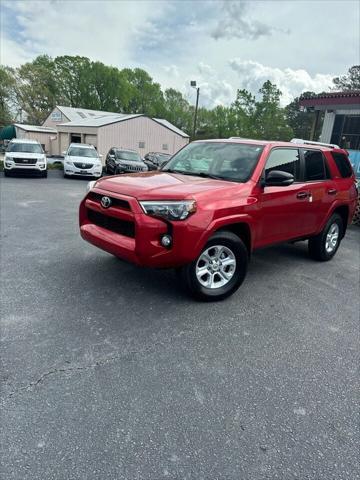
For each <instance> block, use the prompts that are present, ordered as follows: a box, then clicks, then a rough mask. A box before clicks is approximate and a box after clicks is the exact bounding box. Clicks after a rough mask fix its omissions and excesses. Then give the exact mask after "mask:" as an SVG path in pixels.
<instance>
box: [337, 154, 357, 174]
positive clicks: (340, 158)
mask: <svg viewBox="0 0 360 480" xmlns="http://www.w3.org/2000/svg"><path fill="white" fill-rule="evenodd" d="M332 156H333V159H334V161H335V163H336V166H337V168H338V170H339V172H340V175H341V176H342V177H343V178H349V177H351V175H352V174H353V170H352V168H351V164H350V162H349V159H348V158H347V156H346V155H344V154H343V153H335V152H332Z"/></svg>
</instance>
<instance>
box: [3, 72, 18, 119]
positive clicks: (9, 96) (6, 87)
mask: <svg viewBox="0 0 360 480" xmlns="http://www.w3.org/2000/svg"><path fill="white" fill-rule="evenodd" d="M14 86H15V80H14V71H13V70H12V69H10V68H8V67H4V66H2V65H0V128H2V127H3V126H4V125H7V124H8V123H11V120H12V113H11V110H10V106H11V104H12V103H13V101H14V98H13V95H14Z"/></svg>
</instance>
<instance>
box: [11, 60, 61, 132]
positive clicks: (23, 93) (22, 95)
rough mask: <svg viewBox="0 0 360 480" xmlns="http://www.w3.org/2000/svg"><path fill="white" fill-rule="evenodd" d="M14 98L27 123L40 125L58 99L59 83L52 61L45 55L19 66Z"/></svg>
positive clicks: (15, 75)
mask: <svg viewBox="0 0 360 480" xmlns="http://www.w3.org/2000/svg"><path fill="white" fill-rule="evenodd" d="M14 80H15V97H16V102H17V104H18V107H19V108H20V109H21V110H23V111H24V112H26V114H27V118H28V120H27V121H28V123H34V124H40V123H41V122H43V121H44V119H45V118H46V115H47V113H49V112H50V111H51V110H52V109H53V108H54V106H55V105H56V101H57V99H58V98H59V97H58V94H59V82H58V79H57V78H56V76H55V72H54V61H53V60H52V59H51V58H50V57H48V56H47V55H42V56H39V57H37V58H36V59H35V60H34V61H32V62H29V63H25V64H24V65H21V67H20V68H18V69H17V70H16V71H15V74H14Z"/></svg>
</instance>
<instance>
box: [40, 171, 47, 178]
mask: <svg viewBox="0 0 360 480" xmlns="http://www.w3.org/2000/svg"><path fill="white" fill-rule="evenodd" d="M41 176H42V177H43V178H47V176H48V172H47V170H45V172H42V175H41Z"/></svg>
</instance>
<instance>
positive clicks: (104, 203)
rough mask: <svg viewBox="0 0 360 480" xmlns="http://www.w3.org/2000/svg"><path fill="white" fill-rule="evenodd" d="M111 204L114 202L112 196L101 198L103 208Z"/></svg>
mask: <svg viewBox="0 0 360 480" xmlns="http://www.w3.org/2000/svg"><path fill="white" fill-rule="evenodd" d="M111 204H112V201H111V198H109V197H102V199H101V206H102V207H103V208H109V207H110V205H111Z"/></svg>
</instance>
